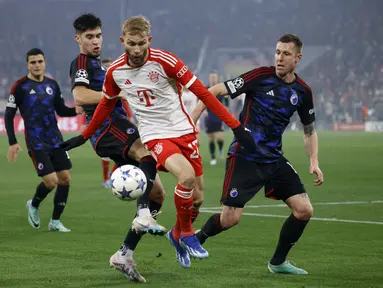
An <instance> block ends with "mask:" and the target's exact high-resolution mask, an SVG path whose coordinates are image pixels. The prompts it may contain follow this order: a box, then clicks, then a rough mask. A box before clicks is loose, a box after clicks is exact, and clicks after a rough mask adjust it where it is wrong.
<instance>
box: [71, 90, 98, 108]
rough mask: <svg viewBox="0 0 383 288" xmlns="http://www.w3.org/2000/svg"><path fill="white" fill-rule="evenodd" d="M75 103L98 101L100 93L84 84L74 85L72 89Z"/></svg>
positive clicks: (85, 103)
mask: <svg viewBox="0 0 383 288" xmlns="http://www.w3.org/2000/svg"><path fill="white" fill-rule="evenodd" d="M72 93H73V97H74V101H75V103H76V105H92V104H98V103H100V101H101V99H102V93H101V92H97V91H94V90H91V89H89V88H87V87H85V86H76V87H75V88H74V89H73V91H72Z"/></svg>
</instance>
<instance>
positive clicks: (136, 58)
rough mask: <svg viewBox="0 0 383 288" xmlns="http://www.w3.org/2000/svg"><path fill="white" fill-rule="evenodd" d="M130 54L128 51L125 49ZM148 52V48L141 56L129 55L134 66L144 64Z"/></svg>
mask: <svg viewBox="0 0 383 288" xmlns="http://www.w3.org/2000/svg"><path fill="white" fill-rule="evenodd" d="M125 52H126V53H127V54H128V55H129V53H128V51H125ZM147 54H148V50H145V51H144V53H143V54H142V55H141V56H132V55H129V62H130V63H132V64H133V65H134V66H142V65H143V64H144V62H145V58H146V55H147Z"/></svg>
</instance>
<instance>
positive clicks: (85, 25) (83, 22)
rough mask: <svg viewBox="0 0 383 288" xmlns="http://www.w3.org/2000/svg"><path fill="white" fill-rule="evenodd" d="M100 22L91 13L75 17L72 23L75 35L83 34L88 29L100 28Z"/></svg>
mask: <svg viewBox="0 0 383 288" xmlns="http://www.w3.org/2000/svg"><path fill="white" fill-rule="evenodd" d="M101 27H102V22H101V19H100V18H98V17H96V16H95V15H94V14H92V13H86V14H82V15H81V16H79V17H77V19H76V20H74V22H73V28H74V30H76V33H83V32H85V31H87V30H90V29H96V28H101Z"/></svg>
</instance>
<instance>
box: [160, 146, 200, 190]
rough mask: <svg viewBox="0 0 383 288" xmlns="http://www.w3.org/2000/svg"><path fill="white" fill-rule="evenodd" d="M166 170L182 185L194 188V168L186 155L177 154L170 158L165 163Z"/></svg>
mask: <svg viewBox="0 0 383 288" xmlns="http://www.w3.org/2000/svg"><path fill="white" fill-rule="evenodd" d="M165 169H166V170H167V171H169V172H170V173H172V174H173V175H174V176H176V178H177V180H178V182H179V183H180V184H184V185H187V186H191V187H194V185H195V172H194V168H193V166H192V165H191V164H190V162H189V161H188V160H187V159H186V158H185V156H184V155H182V154H178V153H177V154H173V155H171V156H170V157H168V158H167V159H166V161H165Z"/></svg>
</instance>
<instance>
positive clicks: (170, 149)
mask: <svg viewBox="0 0 383 288" xmlns="http://www.w3.org/2000/svg"><path fill="white" fill-rule="evenodd" d="M145 145H146V147H147V148H148V150H149V151H150V153H151V154H152V155H153V157H154V158H155V159H156V161H157V170H159V171H164V172H171V173H172V174H174V173H177V175H178V173H179V172H178V170H177V169H176V168H173V167H170V168H171V169H174V170H176V171H170V170H168V169H167V168H166V164H165V163H166V161H167V160H168V158H170V157H171V156H173V155H179V156H182V157H181V158H184V157H183V155H182V151H181V149H180V148H179V147H178V145H177V144H175V143H174V142H173V141H172V140H170V139H155V140H150V141H148V142H146V143H145ZM175 157H176V158H175V160H171V162H170V164H168V165H171V164H173V162H174V161H177V158H178V157H177V156H175ZM172 166H173V165H172ZM174 175H175V174H174Z"/></svg>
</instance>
